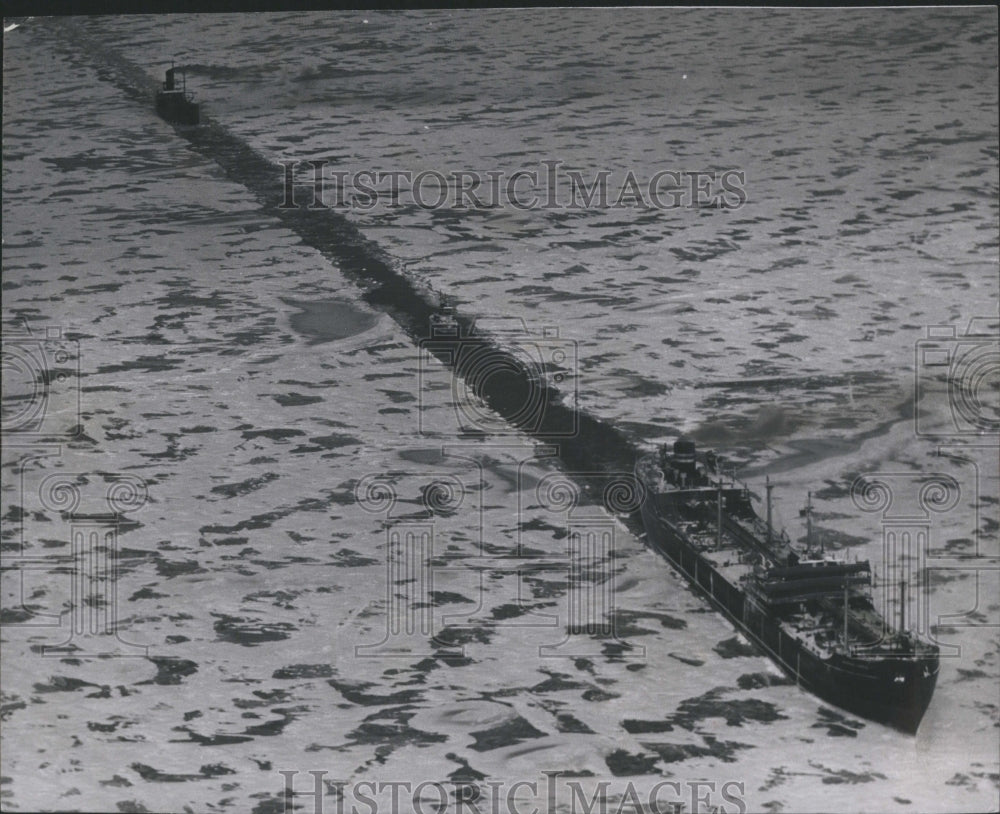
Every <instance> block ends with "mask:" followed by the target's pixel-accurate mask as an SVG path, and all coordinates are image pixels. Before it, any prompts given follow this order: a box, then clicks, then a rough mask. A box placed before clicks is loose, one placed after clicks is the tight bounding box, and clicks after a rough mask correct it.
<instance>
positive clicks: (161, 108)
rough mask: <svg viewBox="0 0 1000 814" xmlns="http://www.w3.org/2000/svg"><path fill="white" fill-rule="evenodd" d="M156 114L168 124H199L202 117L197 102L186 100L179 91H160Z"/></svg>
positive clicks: (157, 96) (157, 95)
mask: <svg viewBox="0 0 1000 814" xmlns="http://www.w3.org/2000/svg"><path fill="white" fill-rule="evenodd" d="M156 112H157V113H158V114H159V115H160V116H161V117H162V118H164V119H166V120H167V121H168V122H173V123H174V124H183V125H192V126H193V125H196V124H198V122H199V120H200V118H201V115H200V110H199V107H198V103H197V102H192V101H191V100H190V99H186V98H185V97H184V95H183V94H181V93H178V92H177V91H160V92H159V93H157V94H156Z"/></svg>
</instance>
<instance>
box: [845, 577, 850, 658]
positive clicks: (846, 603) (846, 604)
mask: <svg viewBox="0 0 1000 814" xmlns="http://www.w3.org/2000/svg"><path fill="white" fill-rule="evenodd" d="M848 607H849V605H848V601H847V577H846V576H845V577H844V648H845V649H846V648H847V609H848Z"/></svg>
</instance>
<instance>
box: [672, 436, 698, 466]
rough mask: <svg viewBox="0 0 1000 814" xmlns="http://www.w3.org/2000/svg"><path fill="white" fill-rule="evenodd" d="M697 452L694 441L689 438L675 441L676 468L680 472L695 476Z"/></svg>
mask: <svg viewBox="0 0 1000 814" xmlns="http://www.w3.org/2000/svg"><path fill="white" fill-rule="evenodd" d="M695 451H696V448H695V445H694V441H692V440H690V439H688V438H678V439H677V440H676V441H674V466H675V467H676V468H677V471H678V472H683V473H685V474H687V475H694V473H695Z"/></svg>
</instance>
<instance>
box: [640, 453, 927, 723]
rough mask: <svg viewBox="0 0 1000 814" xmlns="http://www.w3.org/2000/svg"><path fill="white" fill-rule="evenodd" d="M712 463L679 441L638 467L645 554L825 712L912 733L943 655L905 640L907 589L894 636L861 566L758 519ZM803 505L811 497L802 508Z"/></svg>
mask: <svg viewBox="0 0 1000 814" xmlns="http://www.w3.org/2000/svg"><path fill="white" fill-rule="evenodd" d="M721 469H722V467H721V463H720V461H719V459H718V458H717V457H716V456H715V454H714V453H712V452H709V453H708V454H707V455H705V456H701V455H699V454H698V453H697V451H696V448H695V444H694V442H693V441H689V440H685V439H680V440H678V441H676V442H675V443H674V445H673V450H672V454H671V452H670V451H669V450H668V448H667V446H666V445H664V446H663V447H661V448H660V450H659V451H658V452H657V453H652V454H650V455H647V456H644V457H642V458H640V459H639V461H638V462H637V463H636V476H637V477H638V479H639V480H640V482H641V483H642V484H643V486H644V487H645V491H646V497H645V499H644V500H643V503H642V520H643V524H644V526H645V530H646V535H647V537H648V538H649V540H650V542H651V543H652V545H653V546H655V547H656V548H657V549H658V550H659V551H660V552H661V553H663V554H664V555H665V556H666V557H667V558H668V559H669V560H670V562H671V563H673V564H674V565H675V566H676V567H677V569H678V570H679V571H680V572H681V573H682V574H683V575H684V576H685V577H686V578H687V579H688V580H689V581H690V582H691V583H692V584H693V585H694V586H695V587H697V588H698V589H699V590H700V591H701V592H702V593H703V594H704V595H705V596H707V597H708V599H710V600H711V602H712V604H713V605H715V607H716V608H718V609H719V610H721V611H722V613H723V614H725V616H726V617H727V618H728V619H729V621H731V622H732V623H733V624H734V625H735V626H736V628H737V629H738V630H739V631H740V632H741V633H742V634H743V635H744V636H746V637H747V638H748V639H749V640H750V641H752V642H753V643H754V644H755V645H757V646H758V647H760V648H761V649H762V650H763V651H764V652H765V653H767V655H769V656H770V657H771V658H772V659H773V660H774V661H775V662H776V663H777V665H778V666H779V667H781V669H782V670H783V671H784V672H785V673H787V674H788V675H789V676H790V677H791V678H792V679H794V680H795V682H796V684H798V685H799V686H800V687H803V688H804V689H806V690H808V691H809V692H812V693H814V694H815V695H817V696H819V697H820V698H822V699H824V700H826V701H828V702H829V703H831V704H835V705H836V706H838V707H840V708H842V709H844V710H847V711H849V712H852V713H854V714H856V715H860V716H862V717H865V718H869V719H871V720H874V721H880V722H882V723H886V724H889V725H891V726H894V727H896V728H898V729H901V730H903V731H905V732H909V733H914V732H916V731H917V728H918V727H919V725H920V720H921V718H922V717H923V715H924V712H925V711H926V709H927V706H928V705H929V704H930V701H931V696H932V695H933V693H934V685H935V683H936V682H937V677H938V666H939V648H938V647H937V646H936V645H934V644H931V643H928V642H925V641H922V640H920V639H918V638H917V637H916V636H914V635H913V634H912V633H910V632H908V631H907V630H906V621H905V608H906V602H905V590H906V586H905V583H901V584H900V591H901V597H900V619H899V623H898V626H897V627H896V629H895V630H890V629H889V626H888V624H887V623H886V621H885V620H884V619H883V618H882V616H881V615H880V614H879V613H878V612H877V611H876V609H875V607H874V605H873V603H872V598H871V584H872V575H871V568H870V566H869V563H868V561H867V560H864V561H860V562H859V561H854V562H848V561H847V560H846V559H835V558H833V557H829V556H825V555H824V554H823V553H822V552H821V551H816V550H815V549H814V546H813V545H812V539H811V538H812V534H811V529H812V516H811V505H810V506H809V507H807V509H806V512H805V514H806V522H807V534H806V548H805V550H804V551H802V550H798V551H797V550H795V549H794V548H793V546H792V544H791V542H790V541H789V539H788V536H787V534H786V533H785V532H783V531H782V532H781V534H776V533H775V531H774V529H773V527H772V524H771V488H772V487H771V485H770V483H767V485H766V490H767V499H766V503H767V519H766V520H762V519H761V518H760V517H759V516H758V515H757V513H756V511H755V510H754V507H753V504H752V502H751V497H750V492H749V490H748V489H747V487H746V485H745V484H739V485H737V483H736V480H735V478H731V479H729V480H728V482H727V481H726V479H725V478H724V477H723V474H722V471H721ZM810 504H811V499H810Z"/></svg>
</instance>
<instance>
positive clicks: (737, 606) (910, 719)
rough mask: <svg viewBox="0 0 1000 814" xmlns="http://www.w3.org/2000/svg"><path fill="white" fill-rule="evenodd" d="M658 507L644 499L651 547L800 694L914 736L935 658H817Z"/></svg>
mask: <svg viewBox="0 0 1000 814" xmlns="http://www.w3.org/2000/svg"><path fill="white" fill-rule="evenodd" d="M657 498H660V500H658V499H657ZM662 502H663V501H662V496H659V495H657V494H655V493H652V492H650V493H647V497H646V500H644V501H643V504H642V507H641V512H642V520H643V525H644V527H645V529H646V535H647V538H648V539H649V542H650V543H651V545H652V546H653V547H654V548H656V550H657V551H659V552H660V553H661V554H663V555H664V556H665V557H666V558H667V559H668V560H669V561H670V562H671V563H672V564H673V565H674V566H675V567H676V568H677V569H678V570H679V571H680V572H681V574H682V575H683V576H684V577H686V578H687V580H688V581H689V582H690V583H691V584H692V585H693V586H694V587H695V588H696V589H697V590H698V591H699V592H700V593H701V594H703V595H704V596H705V597H706V598H707V599H708V600H709V601H710V602H711V603H712V604H713V605H714V606H715V607H716V608H717V609H718V610H719V611H721V612H722V614H723V615H724V616H725V617H726V618H727V619H728V620H729V621H730V622H731V623H732V624H733V625H734V626H735V627H736V629H737V630H738V631H739V632H740V633H742V634H743V635H744V636H745V637H746V638H747V639H749V640H750V641H751V642H753V643H754V644H755V645H756V646H757V647H758V648H760V649H761V650H763V651H764V653H765V654H767V655H768V656H769V657H770V658H771V659H772V660H773V661H774V662H775V663H776V664H777V665H778V666H779V667H780V668H781V669H782V670H783V671H784V672H785V673H786V674H787V675H788V676H789V677H790V678H791V679H793V680H794V681H795V682H796V684H797V685H798V686H800V687H802V688H803V689H805V690H808V691H809V692H811V693H813V694H814V695H816V696H818V697H819V698H821V699H823V700H825V701H827V702H828V703H830V704H833V705H835V706H837V707H840V708H841V709H843V710H845V711H847V712H850V713H853V714H855V715H860V716H862V717H864V718H868V719H870V720H874V721H879V722H882V723H885V724H888V725H890V726H893V727H896V728H897V729H901V730H903V731H905V732H909V733H914V732H916V730H917V728H918V727H919V725H920V720H921V718H922V717H923V714H924V712H925V711H926V709H927V706H928V705H929V704H930V700H931V696H932V695H933V693H934V686H935V684H936V682H937V673H938V662H937V658H935V657H932V656H921V657H912V656H910V657H907V656H901V657H897V658H885V657H879V658H874V657H869V658H865V657H864V656H863V655H856V656H847V655H846V654H843V653H833V654H831V655H829V656H828V657H826V658H823V657H820V656H819V655H818V654H816V653H815V652H813V651H812V650H810V649H808V648H807V647H805V646H804V645H803V644H802V643H801V642H800V641H799V640H798V639H796V638H795V637H793V636H791V635H789V633H788V632H787V630H785V629H783V627H782V625H781V623H780V620H779V619H778V618H777V617H775V616H774V615H772V614H770V613H768V612H767V611H766V609H764V608H763V607H761V606H760V605H758V604H757V602H755V601H754V599H753V598H752V597H750V596H749V595H748V594H747V593H746V592H745V591H743V590H742V589H741V588H740V587H739V586H737V585H733V584H730V583H729V582H728V581H727V580H726V579H725V578H724V577H723V576H722V575H721V574H720V573H719V572H718V571H717V570H716V569H715V568H713V566H712V564H711V563H710V562H709V561H708V560H706V559H705V558H704V557H703V556H701V555H700V554H699V552H698V550H697V548H696V547H695V546H694V545H692V544H691V542H690V541H689V540H688V539H687V538H686V537H685V535H684V534H683V532H682V531H681V530H679V529H678V528H677V526H675V525H674V524H673V523H672V522H671V521H670V520H669V519H668V518H667V513H666V512H664V511H662V510H661V506H660V504H661V503H662Z"/></svg>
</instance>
